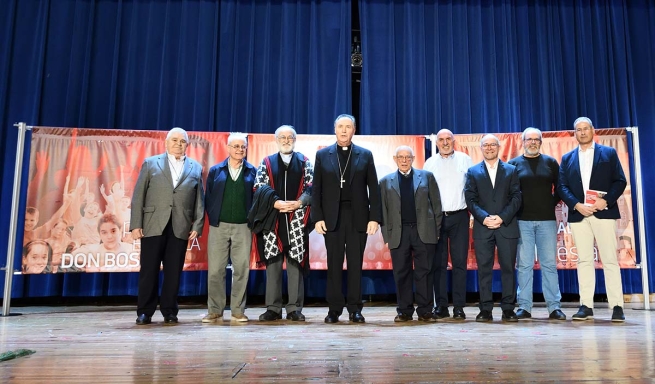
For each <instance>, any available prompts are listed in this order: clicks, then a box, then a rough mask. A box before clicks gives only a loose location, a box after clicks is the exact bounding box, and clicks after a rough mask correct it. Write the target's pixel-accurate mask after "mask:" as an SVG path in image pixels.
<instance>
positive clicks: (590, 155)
mask: <svg viewBox="0 0 655 384" xmlns="http://www.w3.org/2000/svg"><path fill="white" fill-rule="evenodd" d="M595 147H596V144H594V143H593V142H592V143H591V147H589V148H587V150H585V151H583V150H582V149H581V148H580V146H578V162H579V164H580V177H581V178H582V188H584V190H585V193H586V191H588V190H589V182H590V180H591V170H592V168H593V167H594V150H595Z"/></svg>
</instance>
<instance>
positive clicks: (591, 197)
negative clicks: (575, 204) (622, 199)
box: [584, 189, 607, 206]
mask: <svg viewBox="0 0 655 384" xmlns="http://www.w3.org/2000/svg"><path fill="white" fill-rule="evenodd" d="M605 195H607V192H604V191H597V190H595V189H587V190H586V191H585V193H584V205H587V206H592V205H594V203H595V202H596V199H597V198H599V197H600V198H603V197H605Z"/></svg>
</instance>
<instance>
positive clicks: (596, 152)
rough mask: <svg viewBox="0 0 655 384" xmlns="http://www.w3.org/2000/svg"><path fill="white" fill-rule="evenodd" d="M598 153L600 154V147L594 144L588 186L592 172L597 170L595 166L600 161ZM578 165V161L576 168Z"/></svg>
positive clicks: (592, 175) (592, 176)
mask: <svg viewBox="0 0 655 384" xmlns="http://www.w3.org/2000/svg"><path fill="white" fill-rule="evenodd" d="M600 152H601V149H600V146H599V145H598V144H596V143H594V163H593V164H592V165H591V176H590V177H589V183H590V184H591V179H593V178H594V170H595V169H596V168H597V167H596V166H597V165H598V162H599V161H600V155H601V153H600ZM579 165H580V162H579V161H578V166H579ZM590 188H591V187H590Z"/></svg>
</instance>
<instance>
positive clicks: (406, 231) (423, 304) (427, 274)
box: [391, 224, 436, 316]
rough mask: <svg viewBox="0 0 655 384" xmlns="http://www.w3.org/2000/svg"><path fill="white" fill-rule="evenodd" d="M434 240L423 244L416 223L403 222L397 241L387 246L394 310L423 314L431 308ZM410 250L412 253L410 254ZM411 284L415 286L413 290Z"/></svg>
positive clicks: (406, 313)
mask: <svg viewBox="0 0 655 384" xmlns="http://www.w3.org/2000/svg"><path fill="white" fill-rule="evenodd" d="M435 246H436V245H435V244H425V243H423V242H422V241H421V238H420V237H419V235H418V230H417V229H416V225H415V224H414V225H403V229H402V233H401V235H400V245H399V246H398V248H395V249H392V250H391V261H392V263H393V278H394V280H395V282H396V297H397V299H398V308H397V309H396V310H397V312H398V313H399V314H400V313H403V314H405V315H408V316H412V315H413V314H414V300H415V299H416V305H417V308H416V313H417V314H418V315H419V316H423V315H424V314H426V313H430V312H431V311H432V271H431V270H432V264H433V259H434V257H433V255H434V249H435ZM412 254H413V257H412ZM412 285H414V286H415V287H416V295H414V294H413V289H412Z"/></svg>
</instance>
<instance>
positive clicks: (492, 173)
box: [484, 159, 499, 188]
mask: <svg viewBox="0 0 655 384" xmlns="http://www.w3.org/2000/svg"><path fill="white" fill-rule="evenodd" d="M498 162H499V160H498V159H496V162H495V163H493V164H489V163H487V162H486V161H485V162H484V165H485V167H487V172H489V178H491V186H492V187H494V188H496V174H497V173H498Z"/></svg>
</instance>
